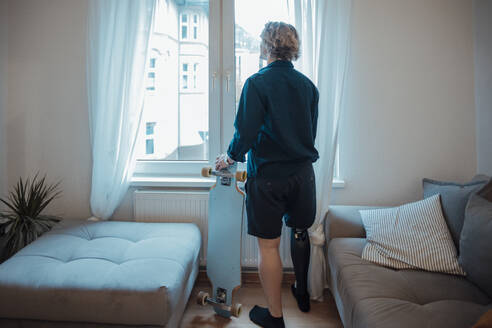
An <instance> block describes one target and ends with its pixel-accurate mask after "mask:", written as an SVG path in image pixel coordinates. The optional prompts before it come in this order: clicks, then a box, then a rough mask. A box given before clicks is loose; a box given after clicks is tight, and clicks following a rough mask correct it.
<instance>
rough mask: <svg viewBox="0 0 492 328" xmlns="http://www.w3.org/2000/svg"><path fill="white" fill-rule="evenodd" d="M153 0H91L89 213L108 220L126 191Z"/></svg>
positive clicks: (88, 81)
mask: <svg viewBox="0 0 492 328" xmlns="http://www.w3.org/2000/svg"><path fill="white" fill-rule="evenodd" d="M155 2H156V0H138V1H135V0H90V2H89V18H88V43H87V92H88V104H89V125H90V134H91V144H92V162H93V164H92V187H91V196H90V205H91V211H92V215H93V217H94V218H97V219H108V218H109V217H110V216H111V215H112V214H113V212H114V210H115V209H116V207H117V206H118V205H119V203H120V202H121V200H122V198H123V196H124V195H125V193H126V192H127V190H128V187H129V179H130V178H131V175H132V173H133V167H134V163H135V160H134V148H135V142H136V137H137V132H138V127H139V125H140V118H141V114H142V107H143V99H144V81H145V80H144V79H145V69H146V66H147V65H146V63H147V52H148V46H149V38H150V32H151V29H152V23H153V17H154V11H155V5H156V3H155Z"/></svg>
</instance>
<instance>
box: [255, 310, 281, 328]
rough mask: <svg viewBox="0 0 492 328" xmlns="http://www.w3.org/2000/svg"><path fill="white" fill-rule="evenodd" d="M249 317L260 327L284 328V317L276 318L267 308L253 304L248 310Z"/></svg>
mask: <svg viewBox="0 0 492 328" xmlns="http://www.w3.org/2000/svg"><path fill="white" fill-rule="evenodd" d="M249 318H250V319H251V321H253V322H254V323H256V324H257V325H258V326H260V327H265V328H285V323H284V317H280V318H276V317H274V316H272V315H271V314H270V311H268V309H267V308H264V307H261V306H258V305H255V306H254V307H253V308H252V309H251V311H249Z"/></svg>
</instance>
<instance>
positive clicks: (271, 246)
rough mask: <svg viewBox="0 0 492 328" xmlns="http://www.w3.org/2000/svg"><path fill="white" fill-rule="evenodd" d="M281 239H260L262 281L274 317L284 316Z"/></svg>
mask: <svg viewBox="0 0 492 328" xmlns="http://www.w3.org/2000/svg"><path fill="white" fill-rule="evenodd" d="M279 245H280V237H279V238H276V239H263V238H258V246H259V248H260V266H259V267H260V268H259V269H260V281H261V286H262V287H263V292H264V293H265V297H266V299H267V302H268V309H269V311H270V314H271V315H272V316H273V317H277V318H278V317H281V316H282V299H281V291H282V261H281V260H280V254H279V250H278V248H279Z"/></svg>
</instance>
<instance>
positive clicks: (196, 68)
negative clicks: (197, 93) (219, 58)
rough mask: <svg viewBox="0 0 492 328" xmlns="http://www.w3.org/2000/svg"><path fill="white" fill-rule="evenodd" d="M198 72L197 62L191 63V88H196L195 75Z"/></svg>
mask: <svg viewBox="0 0 492 328" xmlns="http://www.w3.org/2000/svg"><path fill="white" fill-rule="evenodd" d="M197 72H198V63H195V64H193V89H196V76H197Z"/></svg>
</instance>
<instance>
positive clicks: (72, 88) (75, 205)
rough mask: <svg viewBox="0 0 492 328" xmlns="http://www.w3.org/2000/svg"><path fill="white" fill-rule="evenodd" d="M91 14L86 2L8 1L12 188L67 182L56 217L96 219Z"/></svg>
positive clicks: (9, 155)
mask: <svg viewBox="0 0 492 328" xmlns="http://www.w3.org/2000/svg"><path fill="white" fill-rule="evenodd" d="M86 12H87V2H86V1H81V0H42V1H39V0H10V1H9V19H10V23H9V49H8V54H9V98H8V112H7V116H6V119H7V124H8V128H7V133H8V136H7V143H8V153H7V154H8V183H9V185H12V184H13V183H15V181H16V180H17V179H18V177H19V176H27V175H32V174H34V173H35V172H37V171H39V172H40V173H41V174H44V173H46V174H47V175H48V177H49V179H50V180H51V181H55V180H57V179H62V188H63V197H62V198H61V199H59V200H57V201H56V203H55V204H54V206H53V208H52V212H54V213H56V214H60V215H64V216H66V217H68V218H77V217H87V216H88V215H89V207H88V203H89V190H90V171H91V170H90V164H89V163H90V162H91V158H90V144H89V143H90V141H89V129H88V114H87V100H86V98H87V96H86V85H85V82H86V80H85V37H86V32H85V31H86Z"/></svg>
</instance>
